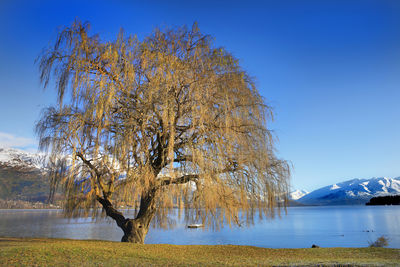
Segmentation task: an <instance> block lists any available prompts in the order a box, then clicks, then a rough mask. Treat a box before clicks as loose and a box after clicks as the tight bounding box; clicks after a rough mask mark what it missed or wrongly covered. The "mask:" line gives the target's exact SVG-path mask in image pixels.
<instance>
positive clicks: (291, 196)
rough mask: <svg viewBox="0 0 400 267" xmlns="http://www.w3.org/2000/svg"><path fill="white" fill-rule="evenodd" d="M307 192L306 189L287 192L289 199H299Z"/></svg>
mask: <svg viewBox="0 0 400 267" xmlns="http://www.w3.org/2000/svg"><path fill="white" fill-rule="evenodd" d="M308 193H309V192H308V191H306V190H298V189H297V190H295V191H292V192H290V194H289V199H291V200H298V199H300V198H302V197H304V196H305V195H307V194H308Z"/></svg>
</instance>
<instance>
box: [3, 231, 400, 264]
mask: <svg viewBox="0 0 400 267" xmlns="http://www.w3.org/2000/svg"><path fill="white" fill-rule="evenodd" d="M315 264H317V265H318V264H319V266H322V265H327V266H399V265H400V250H399V249H388V248H317V249H311V248H307V249H268V248H259V247H250V246H231V245H226V246H197V245H189V246H182V245H134V244H126V243H119V242H110V241H97V240H96V241H92V240H90V241H89V240H67V239H46V238H8V237H3V238H0V265H1V266H26V265H28V266H32V265H34V266H115V265H122V266H133V265H140V266H142V265H145V266H146V265H151V266H165V265H169V266H188V265H198V266H218V265H237V266H260V265H261V266H275V265H280V266H287V265H289V266H298V265H299V266H307V265H315Z"/></svg>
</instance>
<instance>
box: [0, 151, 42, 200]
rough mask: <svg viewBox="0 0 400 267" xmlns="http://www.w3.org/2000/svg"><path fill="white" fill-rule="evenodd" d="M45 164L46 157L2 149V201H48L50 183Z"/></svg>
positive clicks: (0, 187) (0, 153)
mask: <svg viewBox="0 0 400 267" xmlns="http://www.w3.org/2000/svg"><path fill="white" fill-rule="evenodd" d="M45 164H46V160H45V156H44V155H41V154H37V153H28V152H25V151H22V150H19V149H11V148H0V199H4V200H24V201H42V202H43V201H45V200H47V198H48V194H49V182H48V179H47V176H46V170H45Z"/></svg>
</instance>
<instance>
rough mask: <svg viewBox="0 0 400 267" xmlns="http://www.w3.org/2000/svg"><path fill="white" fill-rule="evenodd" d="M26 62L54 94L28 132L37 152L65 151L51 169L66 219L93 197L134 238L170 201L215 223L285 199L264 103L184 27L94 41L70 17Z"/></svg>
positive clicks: (243, 77)
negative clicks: (129, 214) (34, 61)
mask: <svg viewBox="0 0 400 267" xmlns="http://www.w3.org/2000/svg"><path fill="white" fill-rule="evenodd" d="M38 62H39V69H40V78H41V81H42V83H43V85H44V87H46V86H48V85H49V83H52V82H53V81H54V82H55V88H56V91H57V93H58V100H57V104H56V105H54V106H51V107H49V108H47V109H45V110H44V111H43V114H42V116H41V118H40V120H39V121H38V123H37V125H36V131H37V133H38V136H39V139H40V147H41V148H42V149H47V151H49V153H50V154H51V155H53V157H59V156H60V155H64V156H68V158H69V163H68V164H67V166H66V165H65V164H58V165H57V164H56V165H57V166H62V168H61V169H62V171H58V172H55V173H53V174H58V175H52V177H53V178H52V183H53V186H55V185H57V184H61V185H62V188H63V191H64V196H65V198H64V211H65V213H66V214H67V215H68V216H81V215H88V214H89V213H91V214H92V216H95V215H96V213H97V210H98V209H93V208H96V207H97V205H98V203H100V204H101V206H102V207H103V211H104V212H105V214H106V215H108V216H110V217H111V218H113V219H114V220H115V221H116V222H117V225H118V226H119V227H121V229H122V230H123V231H124V237H123V239H122V241H129V242H140V243H142V242H143V241H144V237H145V235H146V233H147V231H148V227H149V224H150V222H151V221H152V219H153V218H156V224H157V225H159V226H162V227H163V226H166V221H167V220H166V218H167V215H168V213H170V212H171V211H172V210H174V208H179V210H184V211H185V218H186V219H187V220H188V221H190V220H197V221H200V222H202V223H204V224H205V225H213V226H219V225H222V224H224V223H227V224H231V223H234V224H240V218H241V216H244V217H243V218H247V220H251V219H252V218H253V216H254V213H255V210H259V211H260V214H264V215H272V214H273V212H274V207H275V206H276V204H277V203H278V202H280V201H286V195H287V191H288V184H289V166H288V164H287V162H286V161H284V160H280V159H278V158H277V157H276V154H275V151H274V144H273V137H272V135H271V131H270V130H269V129H268V128H267V122H269V121H270V119H272V111H271V108H270V107H269V106H267V105H266V104H265V102H264V99H263V98H262V96H261V95H260V94H259V92H258V90H257V88H256V86H255V83H254V81H253V79H252V78H251V77H250V76H249V74H247V72H246V71H245V70H243V69H242V68H241V67H240V65H239V62H238V60H237V59H236V58H235V57H233V56H232V54H230V53H229V52H228V51H226V50H225V49H224V48H221V47H215V46H214V45H213V40H212V38H211V37H210V36H209V35H205V34H202V33H201V32H200V30H199V28H198V26H197V24H196V23H195V24H193V26H192V27H191V28H187V27H180V28H172V29H171V28H167V29H155V30H154V31H153V33H152V34H151V35H149V36H148V37H146V38H145V39H143V40H142V41H140V40H139V39H138V38H137V37H136V36H127V35H126V34H125V33H124V31H123V30H121V31H120V33H119V34H118V36H117V38H116V39H115V40H113V41H103V40H101V39H100V37H99V35H93V34H90V27H89V24H87V23H85V24H84V23H81V22H79V21H76V22H74V23H73V24H72V25H71V26H70V27H65V28H64V29H62V30H61V31H60V32H59V34H58V36H57V38H56V41H55V43H54V45H53V46H51V47H49V48H48V49H46V50H44V51H43V53H42V54H41V56H40V57H39V58H38ZM120 205H124V206H126V207H134V208H135V210H136V213H135V218H134V219H129V218H125V216H124V215H123V213H122V212H121V211H119V210H118V207H119V206H120Z"/></svg>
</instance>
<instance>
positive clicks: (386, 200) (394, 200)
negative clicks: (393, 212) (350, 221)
mask: <svg viewBox="0 0 400 267" xmlns="http://www.w3.org/2000/svg"><path fill="white" fill-rule="evenodd" d="M366 205H371V206H372V205H400V195H396V196H380V197H373V198H371V200H370V201H369V202H368V203H367V204H366Z"/></svg>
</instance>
